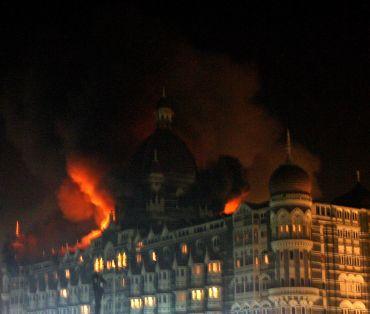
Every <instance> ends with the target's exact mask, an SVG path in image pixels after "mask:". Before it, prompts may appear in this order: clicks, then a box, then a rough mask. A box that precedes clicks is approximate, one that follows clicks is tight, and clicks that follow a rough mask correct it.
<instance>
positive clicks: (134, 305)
mask: <svg viewBox="0 0 370 314" xmlns="http://www.w3.org/2000/svg"><path fill="white" fill-rule="evenodd" d="M130 305H131V309H133V310H140V309H141V308H142V307H143V300H142V299H141V298H132V299H131V300H130Z"/></svg>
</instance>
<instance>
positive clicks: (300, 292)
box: [268, 287, 320, 302]
mask: <svg viewBox="0 0 370 314" xmlns="http://www.w3.org/2000/svg"><path fill="white" fill-rule="evenodd" d="M268 294H269V299H270V300H272V301H277V300H279V299H281V298H284V299H291V298H297V299H301V298H307V299H308V301H309V302H315V301H316V300H318V299H319V298H320V290H319V289H318V288H313V287H279V288H271V289H268Z"/></svg>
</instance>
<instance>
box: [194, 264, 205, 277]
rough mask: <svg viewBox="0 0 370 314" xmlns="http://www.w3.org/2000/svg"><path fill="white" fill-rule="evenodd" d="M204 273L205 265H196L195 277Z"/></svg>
mask: <svg viewBox="0 0 370 314" xmlns="http://www.w3.org/2000/svg"><path fill="white" fill-rule="evenodd" d="M202 273H203V265H201V264H195V265H194V266H193V274H194V275H201V274H202Z"/></svg>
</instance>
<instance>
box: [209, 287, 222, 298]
mask: <svg viewBox="0 0 370 314" xmlns="http://www.w3.org/2000/svg"><path fill="white" fill-rule="evenodd" d="M220 297H221V289H220V288H219V287H209V288H208V298H210V299H220Z"/></svg>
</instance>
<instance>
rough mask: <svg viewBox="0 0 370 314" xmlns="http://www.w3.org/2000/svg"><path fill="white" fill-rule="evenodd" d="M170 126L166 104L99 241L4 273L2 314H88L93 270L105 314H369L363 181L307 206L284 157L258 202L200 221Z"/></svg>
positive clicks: (368, 218) (303, 177)
mask: <svg viewBox="0 0 370 314" xmlns="http://www.w3.org/2000/svg"><path fill="white" fill-rule="evenodd" d="M172 119H173V110H172V108H171V106H170V103H169V101H168V100H167V99H166V98H165V97H162V99H161V101H160V102H159V104H158V108H157V122H158V123H157V130H156V131H155V133H154V134H153V135H152V136H151V137H150V138H149V139H148V140H147V141H146V142H144V144H143V145H142V147H141V148H140V149H139V151H138V153H137V154H136V155H135V157H134V160H133V163H132V165H133V166H132V167H133V169H135V171H134V172H135V174H136V179H137V180H136V181H135V183H134V189H135V191H136V192H135V193H133V194H134V195H135V196H134V197H131V199H130V198H129V197H128V198H127V200H125V201H126V203H128V204H129V205H128V209H126V211H124V210H122V211H121V210H119V212H118V213H117V214H118V215H117V216H118V217H119V219H118V220H117V222H115V221H111V223H110V225H109V227H108V228H107V229H106V230H105V231H104V232H103V234H102V236H101V237H100V238H98V239H96V240H95V241H93V242H92V244H91V245H90V246H89V247H88V248H87V249H86V250H83V251H79V250H77V251H75V252H74V253H71V252H67V253H66V254H64V255H60V256H52V257H50V258H45V259H44V260H43V261H41V262H38V263H33V264H23V265H22V264H19V265H17V266H16V267H9V266H10V265H3V266H2V277H1V301H2V303H1V313H3V314H21V313H22V314H23V313H33V314H41V313H45V314H67V313H68V314H89V313H94V299H95V298H94V289H93V285H92V275H93V274H94V273H96V274H99V275H100V276H102V277H103V278H104V281H105V286H104V295H103V299H102V309H101V313H113V314H121V313H122V314H123V313H133V314H149V313H153V314H154V313H163V314H164V313H168V314H169V313H207V314H218V313H220V314H221V313H230V314H231V313H232V314H242V313H243V314H275V313H276V314H311V313H312V314H314V313H343V314H365V313H369V305H370V304H369V299H370V298H369V296H370V294H369V293H370V291H369V290H370V284H369V282H370V235H369V228H370V196H369V195H370V193H369V192H368V191H367V190H366V189H365V188H363V187H362V186H361V184H360V183H359V182H358V183H357V185H356V186H355V188H354V189H353V190H352V191H351V192H349V193H347V194H346V195H344V196H343V197H340V198H338V199H336V200H335V201H333V202H331V203H318V202H315V201H313V200H312V197H311V181H310V178H309V176H308V175H307V173H306V172H305V171H304V170H303V169H302V168H300V167H298V166H297V165H295V164H294V163H293V162H292V161H291V159H290V158H289V156H288V160H287V162H286V163H284V164H282V165H281V166H280V167H279V168H278V169H276V171H275V172H274V173H273V174H272V176H271V179H270V182H269V188H270V199H269V200H267V201H266V202H265V203H263V204H249V203H242V204H241V205H240V206H239V208H238V209H237V210H236V211H235V212H234V213H233V214H232V215H208V216H207V215H204V211H202V210H200V209H199V208H197V207H196V206H193V207H191V208H189V207H182V205H181V201H180V199H181V195H183V194H184V193H186V191H187V189H189V187H190V186H191V184H192V183H193V182H194V180H195V179H196V167H195V162H194V159H193V157H192V155H191V154H190V152H189V150H188V149H187V147H186V146H185V144H184V143H183V142H182V141H181V140H180V139H178V138H177V137H176V135H175V134H174V133H173V131H172V129H171V122H172ZM174 145H175V146H176V148H174ZM137 195H139V197H138V196H137ZM130 211H133V212H134V213H135V214H134V215H131V217H130V216H129V215H130ZM127 221H129V222H131V223H127ZM132 222H136V225H135V224H134V223H132ZM11 266H14V265H11Z"/></svg>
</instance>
